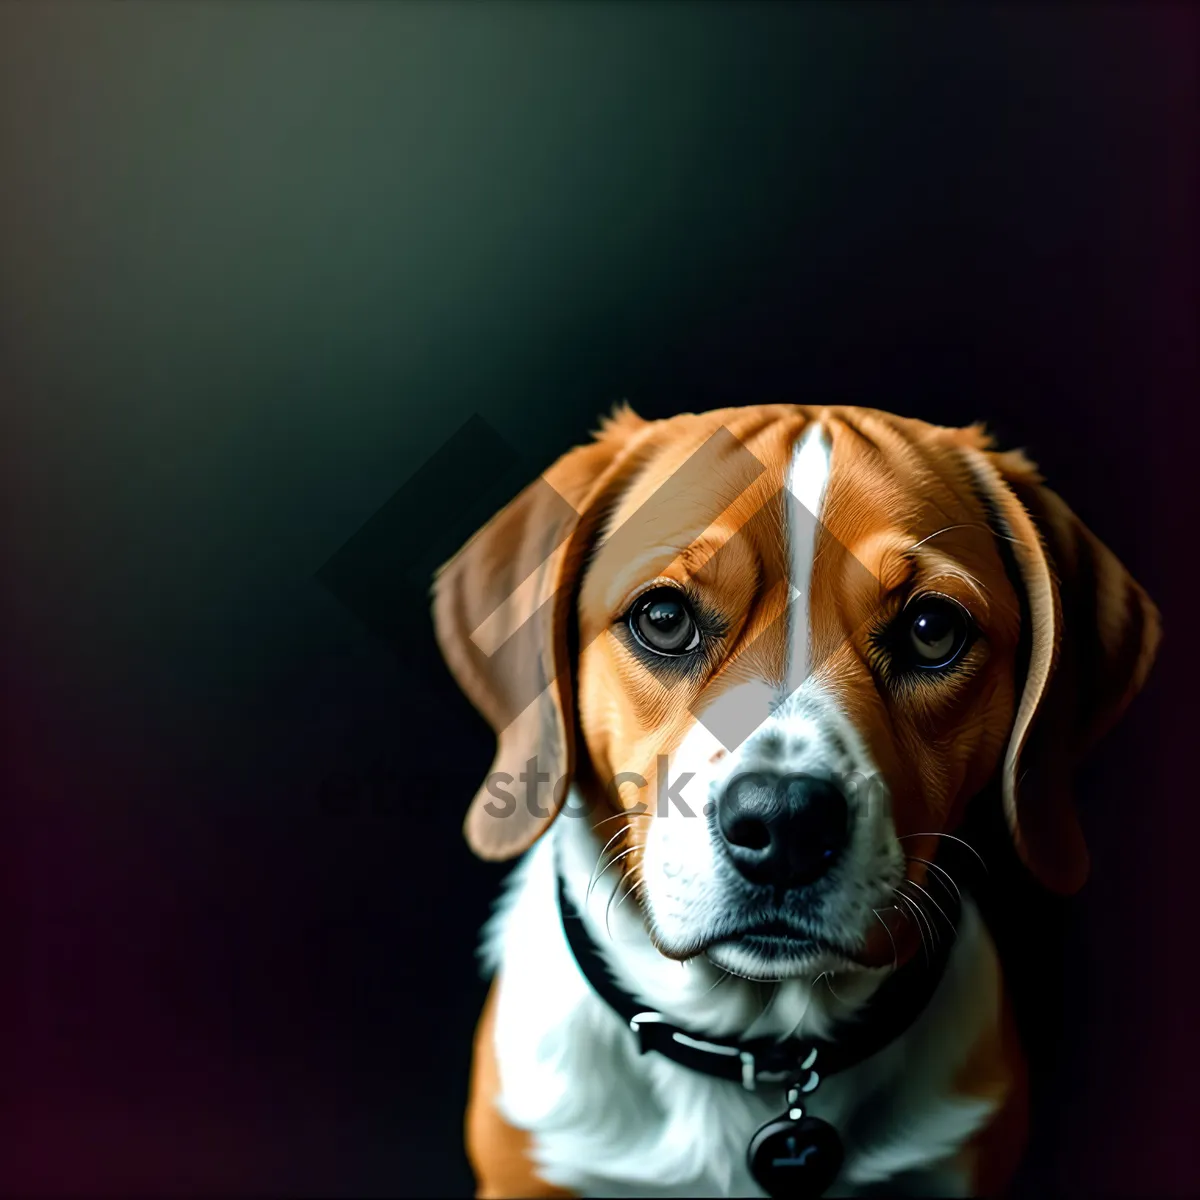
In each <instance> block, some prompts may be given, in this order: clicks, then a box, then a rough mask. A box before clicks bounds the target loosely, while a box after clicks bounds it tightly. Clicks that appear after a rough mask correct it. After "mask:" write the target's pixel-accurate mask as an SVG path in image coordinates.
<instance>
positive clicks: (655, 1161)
mask: <svg viewBox="0 0 1200 1200" xmlns="http://www.w3.org/2000/svg"><path fill="white" fill-rule="evenodd" d="M433 610H434V625H435V630H436V635H437V639H438V644H439V647H440V649H441V652H442V654H443V656H444V658H445V660H446V663H447V665H448V666H449V668H450V671H451V672H452V674H453V675H454V676H455V678H456V680H457V682H458V684H459V686H460V687H461V688H462V689H463V691H464V692H465V694H466V696H467V697H468V698H469V699H470V701H471V702H472V703H473V704H474V705H475V707H476V708H477V709H478V710H479V711H480V713H482V714H483V716H484V717H485V718H486V719H487V720H488V721H489V722H490V724H491V726H492V727H493V729H494V730H495V731H496V734H497V739H498V748H497V753H496V757H495V761H494V763H493V769H492V772H491V773H490V774H489V776H488V778H487V780H486V781H485V784H484V785H483V786H482V787H481V788H480V790H479V792H478V794H477V795H476V797H475V799H474V801H473V803H472V805H471V807H470V810H469V813H468V816H467V818H466V823H465V827H464V831H465V835H466V838H467V840H468V842H469V844H470V846H471V847H472V849H473V850H474V851H475V853H476V854H478V855H479V856H481V857H482V858H484V859H489V860H508V859H512V858H515V857H516V856H518V855H521V856H523V857H522V860H521V862H520V863H519V864H518V866H517V867H516V869H515V870H514V871H513V872H512V873H511V875H510V877H509V880H508V883H507V885H506V889H505V893H504V896H503V898H502V900H501V901H500V903H499V904H498V906H497V909H496V912H495V914H494V916H493V917H492V919H491V920H490V922H489V923H488V925H487V927H486V930H485V935H484V940H483V950H482V953H483V957H484V961H485V963H486V966H487V969H488V970H489V971H490V972H491V973H492V976H493V978H492V983H491V989H490V992H489V994H488V999H487V1001H486V1005H485V1007H484V1010H483V1014H482V1016H481V1018H480V1021H479V1024H478V1028H477V1032H476V1038H475V1047H474V1065H473V1069H472V1078H471V1085H470V1099H469V1105H468V1111H467V1116H466V1143H467V1150H468V1156H469V1158H470V1160H471V1163H472V1166H473V1169H474V1171H475V1175H476V1179H477V1186H478V1192H477V1194H478V1195H479V1196H481V1197H508V1196H560V1195H591V1196H727V1195H728V1196H761V1195H764V1194H770V1195H819V1194H822V1193H824V1194H829V1195H843V1196H854V1195H865V1194H870V1193H871V1192H872V1191H880V1190H882V1191H883V1192H884V1193H885V1194H909V1195H968V1194H972V1195H987V1194H994V1193H997V1192H1001V1191H1003V1189H1004V1188H1005V1187H1006V1185H1007V1183H1008V1181H1009V1179H1010V1177H1011V1174H1012V1172H1013V1171H1014V1169H1015V1167H1016V1166H1017V1164H1018V1163H1019V1160H1020V1157H1021V1153H1022V1150H1023V1146H1024V1141H1025V1136H1026V1071H1025V1065H1024V1060H1023V1058H1022V1054H1021V1050H1020V1047H1019V1045H1018V1042H1017V1038H1016V1034H1015V1031H1014V1026H1013V1021H1012V1016H1011V1013H1010V1009H1009V1006H1008V1003H1007V1000H1006V997H1005V988H1004V983H1003V975H1002V972H1001V966H1000V963H999V962H998V959H997V953H996V950H995V947H994V944H993V942H992V940H991V938H990V936H989V933H988V930H987V928H986V927H985V926H984V924H983V921H982V919H981V917H980V915H979V911H978V909H977V907H976V905H975V903H974V901H973V900H972V899H971V897H970V895H969V894H968V893H967V892H965V891H964V890H963V889H962V888H960V887H959V884H958V882H957V881H956V880H955V879H954V877H953V876H952V875H951V874H950V873H949V872H948V871H947V869H946V867H945V865H944V864H945V861H946V859H945V855H944V853H939V851H940V850H941V849H942V848H943V847H948V846H951V845H957V844H958V843H957V842H956V840H955V839H956V835H955V834H954V830H955V829H956V827H957V826H958V825H959V822H960V821H961V819H962V817H963V813H964V808H965V806H966V804H967V802H968V801H969V800H970V799H971V798H972V797H973V796H975V795H976V794H978V793H980V792H982V791H984V789H985V786H987V785H994V786H993V793H992V794H997V795H998V796H999V797H1000V800H1001V802H1002V804H1003V811H1004V815H1005V818H1006V824H1007V828H1008V829H1009V830H1010V831H1011V836H1012V838H1013V840H1014V843H1015V847H1016V850H1017V852H1018V854H1019V857H1020V859H1021V860H1022V861H1023V862H1024V864H1026V866H1027V867H1028V868H1029V870H1030V871H1031V872H1032V873H1033V874H1034V876H1035V877H1036V878H1037V879H1038V880H1040V881H1041V882H1042V883H1043V884H1044V885H1045V886H1046V887H1048V888H1050V889H1052V890H1054V891H1057V892H1061V893H1070V892H1073V891H1074V890H1076V889H1077V888H1078V887H1079V886H1080V885H1081V884H1082V883H1083V881H1084V879H1085V877H1086V874H1087V871H1088V856H1087V851H1086V848H1085V846H1084V843H1083V839H1082V836H1081V832H1080V829H1079V826H1078V824H1077V821H1076V819H1075V816H1074V813H1073V803H1072V799H1071V794H1070V775H1071V771H1072V768H1073V767H1074V765H1075V764H1076V763H1077V762H1078V761H1079V759H1080V757H1081V756H1082V755H1083V754H1085V753H1086V752H1087V751H1088V750H1089V748H1090V747H1091V746H1092V745H1093V743H1094V742H1095V741H1096V739H1097V738H1099V737H1100V736H1101V735H1102V734H1103V733H1104V732H1105V731H1106V730H1107V729H1108V728H1109V727H1111V725H1112V724H1113V723H1114V722H1115V721H1116V720H1117V718H1118V717H1119V716H1120V715H1121V713H1122V712H1123V711H1124V710H1125V708H1126V706H1127V705H1128V704H1129V702H1130V700H1131V699H1132V697H1133V696H1134V695H1135V694H1136V693H1137V692H1138V690H1139V689H1140V688H1141V687H1142V684H1143V682H1144V680H1145V678H1146V676H1147V673H1148V671H1149V669H1150V667H1151V664H1152V662H1153V660H1154V657H1155V654H1156V650H1157V647H1158V642H1159V638H1160V621H1159V616H1158V612H1157V610H1156V608H1155V606H1154V605H1153V603H1152V602H1151V601H1150V599H1149V598H1148V596H1147V595H1146V593H1145V591H1144V590H1143V589H1142V588H1141V587H1140V586H1139V585H1138V584H1137V583H1136V582H1135V581H1134V580H1133V579H1132V578H1131V577H1130V575H1129V573H1128V572H1127V571H1126V570H1125V568H1124V567H1123V566H1122V565H1121V563H1120V562H1118V560H1117V559H1116V557H1115V556H1114V555H1113V554H1112V553H1111V551H1109V550H1108V549H1107V548H1106V547H1105V546H1104V545H1103V544H1101V542H1100V541H1099V540H1098V539H1097V538H1096V537H1095V536H1094V535H1093V534H1092V533H1091V532H1090V531H1089V530H1088V529H1086V528H1085V527H1084V526H1083V524H1082V523H1081V522H1080V521H1079V519H1078V518H1077V517H1076V516H1075V515H1074V513H1072V511H1071V510H1070V509H1069V508H1068V507H1067V505H1066V504H1065V503H1064V502H1063V501H1062V500H1061V499H1060V498H1059V497H1058V496H1057V495H1056V494H1055V493H1054V492H1052V491H1050V490H1049V489H1048V488H1047V487H1046V486H1045V485H1044V484H1043V482H1042V478H1041V476H1040V475H1039V473H1038V471H1037V469H1036V468H1035V466H1034V465H1033V464H1032V463H1031V462H1030V461H1029V460H1028V459H1027V458H1026V457H1025V456H1024V454H1023V453H1021V452H1019V451H1014V452H999V451H997V450H996V449H995V448H994V446H993V444H992V441H991V439H990V437H989V436H988V435H987V433H986V432H985V430H984V429H983V427H982V426H978V425H974V426H970V427H966V428H946V427H940V426H935V425H931V424H926V423H924V422H921V421H918V420H912V419H907V418H901V417H897V416H893V415H890V414H887V413H884V412H879V411H875V410H870V409H865V408H857V407H808V406H793V405H769V406H749V407H743V408H729V409H725V410H720V411H715V412H708V413H703V414H685V415H681V416H677V417H674V418H671V419H667V420H658V421H647V420H643V419H641V418H640V417H638V416H637V415H636V414H635V413H634V412H633V411H632V410H631V409H630V408H628V407H622V408H619V409H618V410H617V411H616V412H615V413H614V414H613V415H612V416H611V417H609V418H608V419H606V420H605V421H604V422H603V423H602V425H601V428H600V429H599V430H598V432H597V433H596V434H595V435H594V440H593V441H592V442H590V443H589V444H587V445H584V446H581V447H579V448H576V449H574V450H572V451H570V452H569V453H567V454H566V455H564V456H563V457H562V458H561V459H559V460H558V461H557V462H556V463H555V464H554V465H553V466H552V467H550V468H549V470H547V471H546V472H545V473H544V474H543V475H542V476H541V477H540V478H539V479H537V480H535V481H534V483H532V484H531V485H530V486H529V487H528V488H526V489H525V491H523V492H522V493H521V494H520V495H519V496H518V497H517V498H516V499H515V500H513V501H512V502H511V503H510V504H509V505H508V506H507V507H506V508H504V509H503V510H502V511H501V512H500V513H499V514H498V515H496V516H495V517H494V518H493V519H492V520H491V521H490V522H489V523H488V524H487V525H486V526H485V527H484V528H483V529H482V530H481V531H480V532H479V533H478V534H476V535H475V537H474V538H473V539H471V541H470V542H468V544H467V545H466V546H465V547H464V548H463V550H461V551H460V552H459V553H458V554H457V555H456V556H455V558H453V559H452V560H451V561H450V562H449V563H448V564H446V565H445V566H444V567H443V568H442V569H441V570H440V571H439V573H438V575H437V578H436V581H435V584H434V599H433ZM543 835H544V836H543ZM960 851H961V847H960Z"/></svg>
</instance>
